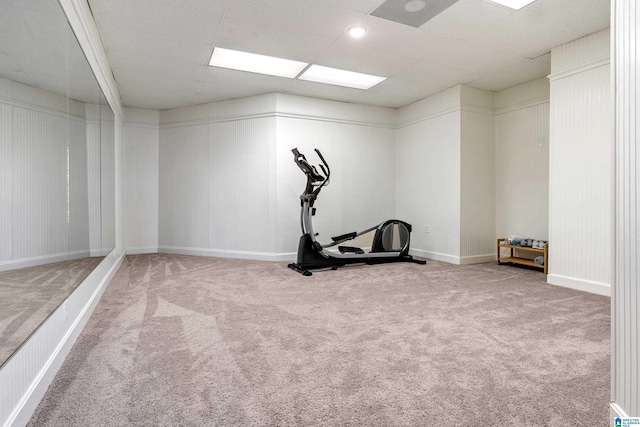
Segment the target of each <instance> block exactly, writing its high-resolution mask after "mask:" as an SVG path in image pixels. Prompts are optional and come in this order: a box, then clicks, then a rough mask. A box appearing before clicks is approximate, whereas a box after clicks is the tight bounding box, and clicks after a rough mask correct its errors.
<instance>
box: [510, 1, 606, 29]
mask: <svg viewBox="0 0 640 427" xmlns="http://www.w3.org/2000/svg"><path fill="white" fill-rule="evenodd" d="M610 11H611V1H610V0H568V1H558V0H537V1H536V2H534V3H532V4H530V5H529V6H527V7H525V8H523V9H521V11H520V12H519V13H521V14H523V15H527V16H530V17H532V18H536V19H538V20H539V21H544V22H548V23H549V24H551V25H553V26H556V27H559V28H563V29H565V30H567V31H571V32H575V33H578V34H582V35H586V34H591V33H593V32H595V31H599V30H603V29H605V28H608V27H609V26H610V19H611V18H610Z"/></svg>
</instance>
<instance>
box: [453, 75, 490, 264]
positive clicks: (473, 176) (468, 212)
mask: <svg viewBox="0 0 640 427" xmlns="http://www.w3.org/2000/svg"><path fill="white" fill-rule="evenodd" d="M460 104H461V105H460V124H461V134H460V262H461V263H462V264H467V263H477V262H488V261H494V260H495V258H496V255H495V241H494V239H495V209H496V196H495V194H496V191H495V158H494V146H495V114H494V93H493V92H489V91H486V90H481V89H475V88H472V87H469V86H462V87H461V94H460Z"/></svg>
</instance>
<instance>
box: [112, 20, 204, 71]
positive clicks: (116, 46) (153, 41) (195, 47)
mask: <svg viewBox="0 0 640 427" xmlns="http://www.w3.org/2000/svg"><path fill="white" fill-rule="evenodd" d="M103 33H104V34H105V36H104V37H103V43H104V45H105V48H106V49H107V50H109V51H116V52H123V53H127V54H131V55H137V56H146V57H151V58H159V59H160V58H161V59H164V60H165V61H167V62H173V63H175V62H190V63H194V64H202V65H205V64H208V63H209V59H210V56H211V52H212V51H213V46H212V45H210V44H206V43H203V42H198V41H185V40H181V39H177V38H175V37H171V36H165V35H157V34H152V33H144V32H140V31H126V30H124V29H122V28H109V29H108V31H103Z"/></svg>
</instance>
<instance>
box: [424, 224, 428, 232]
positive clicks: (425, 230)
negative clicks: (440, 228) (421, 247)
mask: <svg viewBox="0 0 640 427" xmlns="http://www.w3.org/2000/svg"><path fill="white" fill-rule="evenodd" d="M424 232H425V233H428V232H429V226H428V225H425V226H424Z"/></svg>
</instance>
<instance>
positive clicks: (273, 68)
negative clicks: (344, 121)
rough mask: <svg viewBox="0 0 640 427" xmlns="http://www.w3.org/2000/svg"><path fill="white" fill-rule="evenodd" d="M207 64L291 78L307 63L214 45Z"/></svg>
mask: <svg viewBox="0 0 640 427" xmlns="http://www.w3.org/2000/svg"><path fill="white" fill-rule="evenodd" d="M209 65H210V66H212V67H222V68H230V69H232V70H240V71H249V72H251V73H260V74H268V75H271V76H278V77H288V78H290V79H293V78H295V77H296V76H297V75H298V74H300V72H301V71H302V70H304V68H305V67H306V66H307V65H309V64H308V63H307V62H299V61H291V60H289V59H282V58H276V57H274V56H266V55H258V54H255V53H248V52H242V51H239V50H231V49H223V48H220V47H216V48H215V49H214V50H213V54H212V55H211V60H210V61H209Z"/></svg>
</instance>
